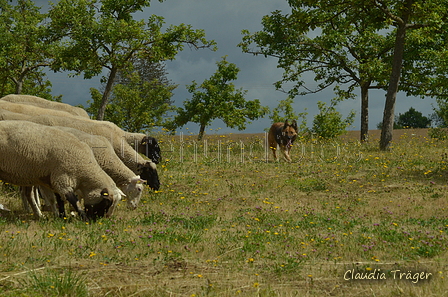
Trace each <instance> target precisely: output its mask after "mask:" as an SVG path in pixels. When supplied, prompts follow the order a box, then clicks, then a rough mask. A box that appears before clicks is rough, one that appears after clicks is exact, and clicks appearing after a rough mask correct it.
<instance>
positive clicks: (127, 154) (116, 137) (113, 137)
mask: <svg viewBox="0 0 448 297" xmlns="http://www.w3.org/2000/svg"><path fill="white" fill-rule="evenodd" d="M35 109H36V110H35V111H34V112H33V113H37V114H39V115H37V116H32V115H27V114H18V113H15V112H11V111H9V110H4V109H2V107H1V104H0V119H1V120H25V121H30V122H34V123H38V124H41V125H46V126H62V127H70V128H75V129H78V130H81V131H83V132H86V133H89V134H92V135H100V136H104V137H106V138H107V139H108V140H109V142H110V143H111V145H112V147H113V149H114V151H115V153H116V154H117V156H118V157H119V158H120V159H121V160H122V162H123V163H124V164H125V165H126V166H127V167H128V168H129V169H131V170H132V171H133V172H134V173H135V174H137V175H140V177H141V178H142V179H144V180H146V181H147V184H148V186H150V187H151V188H153V189H154V190H158V189H159V188H160V181H159V176H158V173H157V166H156V164H155V163H154V162H152V161H150V160H145V159H143V158H142V157H141V156H140V155H139V154H138V153H137V152H136V151H135V150H134V149H133V148H132V147H131V146H130V145H129V144H128V143H127V142H126V140H125V139H124V138H123V137H122V135H123V132H124V131H123V130H121V129H120V128H119V127H118V126H116V125H114V124H113V123H110V122H103V121H94V120H89V119H83V118H80V117H61V116H56V115H49V114H46V110H45V109H43V108H38V107H36V108H35Z"/></svg>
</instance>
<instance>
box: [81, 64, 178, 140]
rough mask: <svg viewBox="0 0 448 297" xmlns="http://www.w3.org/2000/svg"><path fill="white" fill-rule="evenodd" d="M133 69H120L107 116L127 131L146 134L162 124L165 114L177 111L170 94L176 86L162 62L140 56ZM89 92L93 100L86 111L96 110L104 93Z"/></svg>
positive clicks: (94, 90) (107, 108) (107, 109)
mask: <svg viewBox="0 0 448 297" xmlns="http://www.w3.org/2000/svg"><path fill="white" fill-rule="evenodd" d="M132 68H133V69H134V71H133V72H131V73H127V72H124V71H120V72H118V74H117V79H116V83H115V84H114V87H113V91H112V95H111V99H110V102H109V104H108V105H107V107H106V111H105V116H104V119H105V120H107V121H111V122H114V123H115V124H117V125H118V126H120V127H121V128H123V129H125V130H126V131H129V132H140V133H145V132H148V131H150V130H151V129H152V128H153V127H156V126H159V127H160V126H163V125H164V116H165V115H166V113H167V112H169V111H174V107H173V106H172V101H171V97H172V95H173V93H172V91H173V90H174V89H175V88H176V87H177V86H176V85H174V84H172V83H171V82H170V81H169V80H168V79H167V77H166V74H167V73H166V70H165V65H164V64H163V63H153V62H151V61H145V60H142V59H137V60H135V61H134V62H133V67H132ZM90 92H91V95H92V98H93V103H92V104H91V105H90V107H89V108H88V109H87V111H88V112H89V113H94V112H95V111H96V110H98V108H99V105H100V104H101V97H102V96H101V92H100V91H99V90H97V89H94V88H92V89H91V90H90Z"/></svg>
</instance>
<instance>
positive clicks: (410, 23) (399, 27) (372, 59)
mask: <svg viewBox="0 0 448 297" xmlns="http://www.w3.org/2000/svg"><path fill="white" fill-rule="evenodd" d="M288 3H289V4H290V6H291V8H292V11H291V13H290V14H282V13H281V12H279V11H276V12H273V13H272V14H271V15H270V16H265V17H264V18H263V20H262V25H263V31H260V32H256V33H253V34H251V33H249V32H248V31H243V34H244V37H243V41H242V43H241V44H240V46H241V47H242V49H243V51H244V52H248V53H253V54H262V55H264V56H273V57H277V58H278V59H279V62H278V66H279V67H281V68H283V69H284V75H283V79H282V80H281V81H279V82H277V87H279V88H280V87H281V86H282V84H283V83H284V82H295V83H296V86H295V87H294V88H293V89H292V90H291V91H290V94H291V95H296V94H306V93H313V92H317V91H320V90H322V89H324V88H326V87H328V86H334V87H335V93H336V97H337V98H340V99H344V98H351V97H353V96H354V93H353V90H354V87H360V89H361V105H362V106H361V140H363V135H364V134H366V133H367V129H368V125H367V119H368V92H367V91H368V90H369V89H371V88H383V89H385V90H387V94H386V103H385V107H384V115H383V122H384V129H382V134H381V141H380V148H381V149H388V148H389V144H390V141H391V140H392V128H393V122H394V110H395V101H396V94H397V92H398V90H399V87H400V79H401V75H402V72H403V73H404V74H403V75H404V76H405V78H406V80H405V81H404V82H405V83H404V84H402V85H403V86H402V87H400V88H401V89H403V90H406V91H407V92H408V94H424V95H426V94H428V93H442V94H448V92H446V91H440V90H437V88H444V85H447V84H446V77H447V76H448V75H447V70H448V67H446V65H447V63H446V62H447V61H448V60H447V59H448V58H447V56H448V55H447V54H446V50H447V48H448V47H447V46H446V40H447V39H448V38H447V36H446V34H447V32H448V30H447V29H448V28H447V4H448V1H447V0H433V1H423V0H400V1H392V0H370V1H363V0H349V1H346V0H331V1H326V0H322V1H321V0H315V1H310V0H290V1H288ZM253 44H255V45H256V46H257V48H256V49H255V50H254V49H252V48H251V47H252V45H253ZM405 48H406V49H407V50H406V51H405ZM438 49H440V51H437V50H438ZM404 61H405V62H404ZM403 63H405V64H404V65H405V66H406V67H405V68H404V70H403ZM434 67H436V68H435V69H434V70H431V68H434ZM306 72H311V73H314V75H315V76H314V80H315V81H316V82H318V84H317V87H316V88H315V89H310V88H309V87H307V86H306V82H305V80H304V79H303V78H302V75H303V74H304V73H306ZM443 82H445V83H443Z"/></svg>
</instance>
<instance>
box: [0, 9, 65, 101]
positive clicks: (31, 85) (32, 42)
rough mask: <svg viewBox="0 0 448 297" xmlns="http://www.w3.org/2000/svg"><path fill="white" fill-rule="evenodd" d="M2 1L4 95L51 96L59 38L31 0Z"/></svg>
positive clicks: (0, 76)
mask: <svg viewBox="0 0 448 297" xmlns="http://www.w3.org/2000/svg"><path fill="white" fill-rule="evenodd" d="M9 2H10V1H7V0H0V96H4V95H6V94H10V93H15V94H21V93H23V92H25V93H27V94H33V95H37V96H41V97H45V98H51V95H50V87H51V83H50V82H49V81H48V80H47V79H46V75H45V73H44V71H43V69H44V67H46V66H50V65H51V63H52V61H53V60H52V59H53V57H54V54H55V48H56V44H57V41H55V40H53V39H51V38H50V35H49V32H48V30H47V26H46V23H45V21H46V15H45V14H42V13H40V9H39V8H38V7H36V6H35V5H34V1H31V0H18V1H17V4H16V5H15V6H13V5H10V4H9Z"/></svg>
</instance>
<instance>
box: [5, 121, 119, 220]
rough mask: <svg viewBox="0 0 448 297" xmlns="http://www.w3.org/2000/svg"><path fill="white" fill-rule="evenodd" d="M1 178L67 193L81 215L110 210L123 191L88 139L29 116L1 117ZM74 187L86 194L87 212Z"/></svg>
mask: <svg viewBox="0 0 448 297" xmlns="http://www.w3.org/2000/svg"><path fill="white" fill-rule="evenodd" d="M0 179H1V180H3V181H5V182H9V183H11V184H15V185H18V186H42V187H46V188H49V189H51V190H52V191H54V192H55V193H56V194H57V195H59V196H60V197H65V199H66V200H67V201H68V202H70V204H71V205H72V206H73V207H74V208H75V210H76V211H77V212H78V213H79V215H80V216H81V217H82V218H83V219H93V218H96V217H101V216H104V215H108V212H109V209H110V207H111V206H112V205H113V204H114V203H116V201H119V200H120V199H121V195H120V193H121V191H120V190H119V189H118V188H117V186H116V185H115V183H114V181H113V180H112V179H111V178H110V177H109V176H108V175H107V174H106V173H105V172H104V171H103V170H102V169H101V167H100V166H99V165H98V163H97V162H96V160H95V157H94V155H93V152H92V150H91V148H90V147H89V146H88V145H87V144H85V143H83V142H81V141H79V139H78V138H77V137H75V136H74V135H72V134H70V133H67V132H64V131H61V130H59V129H57V128H53V127H46V126H42V125H39V124H35V123H31V122H28V121H0ZM75 193H81V195H82V197H83V198H84V206H85V212H84V210H83V209H82V207H81V205H80V203H79V201H78V198H77V197H76V194H75ZM59 200H60V199H59ZM62 210H63V209H61V212H62ZM62 215H65V213H62Z"/></svg>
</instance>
